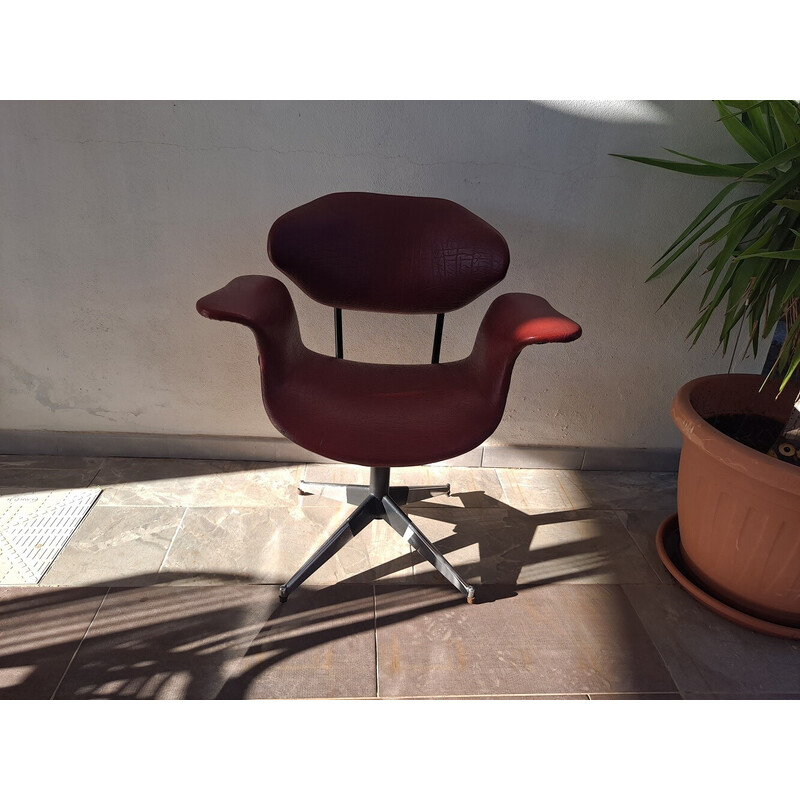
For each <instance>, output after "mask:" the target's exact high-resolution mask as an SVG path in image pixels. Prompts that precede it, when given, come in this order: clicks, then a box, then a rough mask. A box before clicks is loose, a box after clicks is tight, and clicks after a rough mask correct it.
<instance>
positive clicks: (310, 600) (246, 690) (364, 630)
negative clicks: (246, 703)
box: [220, 584, 376, 699]
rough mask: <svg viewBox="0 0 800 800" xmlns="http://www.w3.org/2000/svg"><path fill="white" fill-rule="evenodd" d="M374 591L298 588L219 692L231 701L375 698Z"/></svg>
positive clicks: (349, 587)
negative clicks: (237, 699) (238, 699)
mask: <svg viewBox="0 0 800 800" xmlns="http://www.w3.org/2000/svg"><path fill="white" fill-rule="evenodd" d="M375 695H376V666H375V603H374V597H373V592H372V588H371V587H369V586H354V585H347V584H339V585H337V586H329V587H324V588H321V589H311V588H307V587H306V586H301V587H300V588H299V589H297V590H295V591H294V592H293V593H292V594H291V595H290V596H289V599H288V600H287V602H286V603H283V604H280V605H279V606H278V607H277V609H276V610H275V611H274V612H273V613H272V614H271V615H270V616H269V618H268V619H265V620H264V622H263V624H262V627H261V629H260V630H259V631H258V632H257V633H256V636H255V637H254V639H253V641H252V643H251V644H250V647H249V648H248V650H247V652H246V653H245V654H244V655H243V656H242V658H241V659H239V660H238V661H237V662H236V663H235V664H233V665H232V667H231V670H230V674H229V677H228V680H227V683H226V685H225V687H224V689H223V690H222V691H221V692H220V697H221V698H223V699H233V698H249V699H254V698H301V697H305V698H318V697H375Z"/></svg>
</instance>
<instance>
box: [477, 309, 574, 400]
mask: <svg viewBox="0 0 800 800" xmlns="http://www.w3.org/2000/svg"><path fill="white" fill-rule="evenodd" d="M580 335H581V326H580V325H578V324H577V323H576V322H573V320H571V319H570V318H569V317H565V316H564V315H563V314H561V313H559V312H558V311H556V310H555V309H554V308H553V307H552V306H551V305H550V303H548V302H547V300H545V299H544V298H543V297H539V296H538V295H535V294H523V293H511V294H504V295H501V296H500V297H498V298H496V299H495V300H494V301H493V302H492V304H491V305H490V306H489V308H488V310H487V311H486V315H485V316H484V318H483V321H482V322H481V324H480V327H479V328H478V333H477V335H476V337H475V346H474V347H473V348H472V353H471V354H470V356H469V358H468V361H469V362H470V363H471V366H472V368H473V369H474V370H475V374H476V379H477V380H478V381H480V382H481V383H482V385H483V387H484V391H486V392H487V393H489V394H493V393H497V394H498V396H502V398H503V400H502V403H503V404H504V403H505V393H506V392H507V391H508V386H509V382H510V380H511V371H512V369H513V367H514V362H515V361H516V359H517V356H518V355H519V354H520V352H521V351H522V349H523V348H524V347H526V346H527V345H529V344H545V343H547V342H571V341H572V340H573V339H577V338H578V337H579V336H580ZM498 402H500V401H498Z"/></svg>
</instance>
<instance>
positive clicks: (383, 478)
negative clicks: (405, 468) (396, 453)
mask: <svg viewBox="0 0 800 800" xmlns="http://www.w3.org/2000/svg"><path fill="white" fill-rule="evenodd" d="M389 470H390V468H389V467H370V470H369V491H370V494H372V495H373V496H374V497H377V498H378V499H380V498H381V497H384V496H385V495H387V494H389Z"/></svg>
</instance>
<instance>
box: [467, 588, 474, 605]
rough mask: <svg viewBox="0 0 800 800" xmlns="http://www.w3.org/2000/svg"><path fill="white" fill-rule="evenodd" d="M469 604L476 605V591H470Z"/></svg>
mask: <svg viewBox="0 0 800 800" xmlns="http://www.w3.org/2000/svg"><path fill="white" fill-rule="evenodd" d="M467 602H468V603H469V604H470V605H471V606H472V605H475V590H474V589H470V590H469V594H468V595H467Z"/></svg>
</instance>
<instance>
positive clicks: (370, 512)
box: [278, 496, 379, 603]
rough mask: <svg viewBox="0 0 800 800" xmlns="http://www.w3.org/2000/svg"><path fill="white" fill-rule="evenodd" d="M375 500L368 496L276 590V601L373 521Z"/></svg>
mask: <svg viewBox="0 0 800 800" xmlns="http://www.w3.org/2000/svg"><path fill="white" fill-rule="evenodd" d="M376 510H377V509H376V500H375V498H374V497H372V496H368V497H367V498H366V499H365V500H364V501H363V502H362V503H361V504H360V505H359V506H358V508H357V509H356V510H355V511H353V513H352V514H351V515H350V516H349V517H348V518H347V519H346V520H345V521H344V522H343V523H342V524H341V525H340V526H339V527H338V528H337V529H336V530H335V531H334V533H333V534H332V535H331V537H330V538H329V539H328V540H327V541H326V542H325V544H323V545H322V547H320V548H319V549H318V550H317V552H316V553H314V555H313V556H311V558H309V559H308V561H306V563H305V564H303V566H302V567H300V569H299V570H297V572H296V573H295V574H294V575H292V577H291V578H289V580H288V581H286V583H284V584H283V586H281V587H280V588H279V589H278V599H279V600H280V601H281V603H285V602H286V598H287V597H288V596H289V595H290V594H291V593H292V592H293V591H294V590H295V589H296V588H297V587H298V586H299V585H300V584H301V583H302V582H303V581H304V580H306V578H308V577H309V576H310V575H312V574H313V573H315V572H316V571H317V570H318V569H319V568H320V567H321V566H322V565H323V564H324V563H325V562H326V561H327V560H328V559H330V558H332V557H333V556H334V555H336V553H338V552H339V550H341V549H342V548H343V547H344V546H345V545H346V544H347V542H348V541H350V539H351V538H352V537H354V536H355V535H356V534H357V533H359V532H360V531H362V530H363V529H364V528H366V527H367V525H369V523H370V522H372V520H374V519H378V518H379V515H378V514H376V513H375V512H376Z"/></svg>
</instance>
